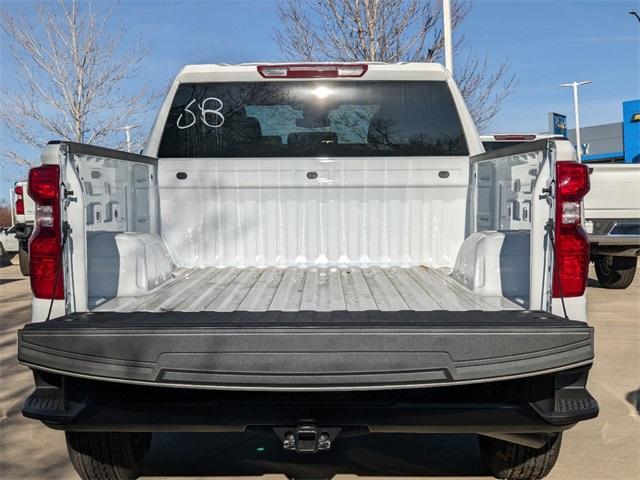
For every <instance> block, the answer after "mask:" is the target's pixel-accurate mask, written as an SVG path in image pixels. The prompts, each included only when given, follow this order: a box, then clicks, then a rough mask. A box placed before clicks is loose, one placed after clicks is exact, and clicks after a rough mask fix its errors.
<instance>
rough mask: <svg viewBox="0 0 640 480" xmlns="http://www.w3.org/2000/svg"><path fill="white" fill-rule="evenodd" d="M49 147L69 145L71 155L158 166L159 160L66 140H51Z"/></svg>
mask: <svg viewBox="0 0 640 480" xmlns="http://www.w3.org/2000/svg"><path fill="white" fill-rule="evenodd" d="M48 145H67V148H68V149H69V153H71V154H78V155H92V156H95V157H104V158H114V159H117V160H127V161H129V162H138V163H146V164H149V165H155V166H157V165H158V159H157V158H155V157H148V156H146V155H140V154H137V153H131V152H125V151H122V150H115V149H113V148H106V147H98V146H96V145H88V144H86V143H77V142H68V141H65V140H51V141H50V142H48Z"/></svg>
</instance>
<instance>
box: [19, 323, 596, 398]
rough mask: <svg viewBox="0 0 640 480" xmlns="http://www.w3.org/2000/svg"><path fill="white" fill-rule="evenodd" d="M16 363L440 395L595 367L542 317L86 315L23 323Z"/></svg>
mask: <svg viewBox="0 0 640 480" xmlns="http://www.w3.org/2000/svg"><path fill="white" fill-rule="evenodd" d="M18 337H19V343H18V359H19V361H20V362H22V363H23V364H25V365H28V366H29V367H31V368H32V369H34V370H39V371H48V372H52V373H56V374H60V375H64V376H65V377H77V378H84V379H88V380H100V381H105V382H115V383H127V384H140V385H148V386H154V387H173V388H187V389H221V390H253V391H277V390H286V391H332V390H337V391H349V390H379V389H399V388H406V389H409V388H418V387H420V388H422V387H442V386H454V385H461V384H471V383H486V382H497V381H503V380H510V379H516V378H523V377H532V376H540V375H544V374H548V373H553V372H560V371H565V370H569V369H572V368H576V367H580V366H585V365H590V364H591V362H592V360H593V330H592V329H591V328H590V327H588V326H587V325H586V324H585V323H583V322H574V321H569V320H564V319H561V318H559V317H556V316H553V315H549V314H546V313H542V312H516V311H500V312H476V311H474V312H442V311H440V312H330V313H318V312H294V313H283V312H263V313H252V312H232V313H212V312H199V313H187V312H164V313H144V312H137V313H88V314H74V315H70V316H68V317H64V318H62V319H58V320H53V321H49V322H44V323H38V324H29V325H27V326H25V328H24V329H23V330H21V331H20V332H19V334H18Z"/></svg>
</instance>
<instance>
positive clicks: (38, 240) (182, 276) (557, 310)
mask: <svg viewBox="0 0 640 480" xmlns="http://www.w3.org/2000/svg"><path fill="white" fill-rule="evenodd" d="M588 190H589V177H588V172H587V167H585V166H584V165H580V164H578V163H576V162H575V152H574V150H573V148H572V146H571V144H570V143H569V142H568V141H563V140H555V139H545V140H541V141H537V142H532V143H528V144H524V145H518V146H514V147H510V148H506V149H502V150H500V151H498V152H492V153H484V150H483V148H482V144H481V142H480V138H479V136H478V134H477V132H476V129H475V127H474V125H473V123H472V120H471V117H470V115H469V112H468V110H467V107H466V105H465V103H464V101H463V99H462V96H461V94H460V92H459V90H458V88H457V86H456V85H455V83H454V81H453V80H452V78H451V76H450V75H449V74H448V73H447V71H446V70H445V69H444V68H442V67H441V66H440V65H435V64H418V63H407V64H394V65H392V64H381V63H370V64H287V65H275V64H260V65H258V64H243V65H224V66H223V65H196V66H187V67H185V68H184V69H183V70H182V71H181V72H180V74H179V75H178V77H177V78H176V80H175V81H174V83H173V84H172V86H171V88H170V90H169V92H168V95H167V97H166V100H165V101H164V103H163V105H162V107H161V109H160V111H159V113H158V117H157V120H156V122H155V124H154V126H153V129H152V131H151V134H150V137H149V140H148V144H147V146H146V150H145V154H144V155H134V154H130V153H125V152H120V151H114V150H109V149H104V148H98V147H94V146H88V145H81V144H76V143H70V142H51V143H50V144H49V145H48V146H47V147H46V148H45V149H44V151H43V153H42V165H41V166H39V167H36V168H34V169H32V170H31V171H30V174H29V192H30V195H31V196H32V197H33V198H34V199H35V201H36V203H37V222H36V223H37V228H36V230H35V232H34V235H33V238H32V239H31V242H30V255H31V285H32V290H33V322H32V323H30V324H27V325H26V326H25V327H24V328H23V329H22V330H21V331H20V332H19V355H18V356H19V360H20V362H22V363H23V364H25V365H28V366H29V367H30V368H31V369H33V371H34V375H35V391H34V392H33V393H32V394H31V396H30V397H29V398H28V399H27V400H26V402H25V404H24V407H23V413H24V415H26V416H27V417H30V418H34V419H38V420H41V421H43V422H44V423H45V424H46V425H48V426H50V427H52V428H56V429H60V430H64V431H66V438H67V444H68V447H69V454H70V458H71V461H72V463H73V465H74V466H75V468H76V470H77V471H78V473H79V474H80V476H81V477H82V478H84V479H89V478H134V477H135V476H136V475H137V474H138V467H139V465H140V462H141V461H142V458H143V456H144V453H145V450H146V449H147V448H148V445H149V441H150V438H151V434H152V432H156V431H159V432H163V431H215V432H239V431H244V432H253V433H256V434H265V433H266V434H271V435H276V436H277V437H278V438H279V439H280V440H281V442H282V446H283V448H285V449H287V450H291V451H292V452H299V453H311V452H317V451H321V450H327V449H329V448H332V447H333V448H340V437H341V436H342V435H349V436H353V435H359V434H362V435H364V434H367V433H370V432H378V433H380V432H382V433H384V432H410V433H424V434H428V433H434V432H450V433H454V432H455V433H464V432H467V433H476V434H479V435H480V443H481V447H482V454H483V458H484V461H485V463H486V465H487V467H488V468H489V469H490V471H491V472H492V473H493V474H494V475H496V476H497V477H499V478H509V479H537V478H542V477H544V476H545V475H546V474H547V473H548V472H549V471H550V470H551V468H552V467H553V464H554V463H555V460H556V458H557V455H558V452H559V448H560V439H561V435H562V432H563V431H564V430H566V429H568V428H570V427H572V426H573V425H575V424H576V423H577V422H579V421H581V420H586V419H589V418H593V417H595V416H596V415H597V414H598V405H597V402H596V401H595V400H594V399H593V397H592V396H591V395H590V394H589V392H588V391H587V388H586V381H587V375H588V371H589V368H590V366H591V364H592V361H593V354H594V350H593V330H592V328H590V327H589V326H588V325H587V324H586V323H585V321H586V301H585V288H586V282H587V271H588V270H587V269H588V263H589V246H588V240H587V236H586V234H585V232H584V230H583V229H582V227H581V218H582V212H581V205H582V198H583V197H584V195H585V194H586V193H587V191H588ZM45 320H46V321H45Z"/></svg>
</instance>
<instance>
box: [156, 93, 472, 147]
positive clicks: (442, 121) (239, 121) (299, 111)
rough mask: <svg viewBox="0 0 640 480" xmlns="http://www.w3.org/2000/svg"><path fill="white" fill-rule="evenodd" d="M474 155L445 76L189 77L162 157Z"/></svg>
mask: <svg viewBox="0 0 640 480" xmlns="http://www.w3.org/2000/svg"><path fill="white" fill-rule="evenodd" d="M416 155H427V156H453V155H468V150H467V144H466V141H465V138H464V132H463V130H462V126H461V124H460V118H459V117H458V112H457V110H456V107H455V103H454V101H453V98H452V97H451V93H450V91H449V88H448V87H447V85H446V83H444V82H433V81H429V82H426V81H425V82H420V81H418V82H367V81H357V82H353V81H351V82H346V81H321V82H320V81H319V82H308V81H307V82H290V81H287V82H256V83H191V84H189V83H187V84H182V85H180V86H179V88H178V91H177V92H176V96H175V98H174V100H173V103H172V105H171V110H170V111H169V116H168V118H167V123H166V125H165V129H164V133H163V135H162V141H161V143H160V151H159V153H158V156H159V157H164V158H168V157H173V158H175V157H298V156H416Z"/></svg>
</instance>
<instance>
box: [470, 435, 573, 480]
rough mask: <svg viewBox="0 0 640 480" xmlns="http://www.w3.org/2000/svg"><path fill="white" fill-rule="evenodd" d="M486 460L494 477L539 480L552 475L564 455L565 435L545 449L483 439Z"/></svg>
mask: <svg viewBox="0 0 640 480" xmlns="http://www.w3.org/2000/svg"><path fill="white" fill-rule="evenodd" d="M479 440H480V452H481V453H482V461H483V463H484V465H485V467H487V469H488V470H489V471H490V472H491V474H492V475H493V476H494V477H496V478H500V479H506V480H538V479H540V478H544V477H545V476H547V475H548V474H549V472H550V471H551V469H552V468H553V466H554V465H555V464H556V460H557V459H558V455H559V453H560V443H561V442H562V434H561V433H558V434H557V435H556V436H555V437H554V438H553V440H551V441H549V443H547V444H545V445H544V446H542V447H541V448H531V447H526V446H524V445H519V444H517V443H511V442H505V441H504V440H498V439H497V438H491V437H485V436H480V438H479Z"/></svg>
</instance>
